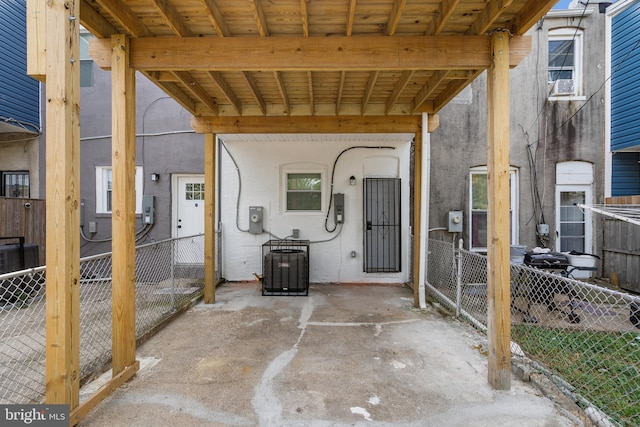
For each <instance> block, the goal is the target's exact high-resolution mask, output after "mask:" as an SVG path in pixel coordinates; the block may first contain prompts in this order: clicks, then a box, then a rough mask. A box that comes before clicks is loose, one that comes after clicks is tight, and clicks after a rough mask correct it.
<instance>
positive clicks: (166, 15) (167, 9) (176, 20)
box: [153, 0, 193, 37]
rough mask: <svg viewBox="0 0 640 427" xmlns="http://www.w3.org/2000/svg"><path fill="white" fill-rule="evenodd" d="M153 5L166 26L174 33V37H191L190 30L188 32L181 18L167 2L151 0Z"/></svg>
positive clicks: (164, 0) (165, 0)
mask: <svg viewBox="0 0 640 427" xmlns="http://www.w3.org/2000/svg"><path fill="white" fill-rule="evenodd" d="M153 4H154V5H155V6H156V8H157V9H158V11H159V12H160V14H161V15H162V17H163V19H164V21H165V22H166V24H167V25H168V26H169V27H170V28H171V29H172V30H173V32H174V33H176V35H178V36H180V37H190V36H192V35H193V34H192V33H191V30H189V27H187V26H186V24H185V23H184V20H183V18H182V16H181V15H180V14H179V13H178V12H177V11H176V8H175V7H173V5H171V4H170V3H169V2H168V1H167V0H153Z"/></svg>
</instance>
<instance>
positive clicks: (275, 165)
mask: <svg viewBox="0 0 640 427" xmlns="http://www.w3.org/2000/svg"><path fill="white" fill-rule="evenodd" d="M259 138H266V140H260V139H259ZM278 138H281V139H278ZM304 138H305V136H300V135H298V136H296V137H295V138H293V137H291V136H286V135H285V136H282V135H281V136H278V137H274V136H268V135H267V136H264V135H263V136H262V137H252V136H244V137H243V136H242V135H234V136H232V137H231V136H229V137H225V136H222V137H221V140H222V141H223V145H224V147H226V150H228V152H227V151H226V150H225V148H222V149H221V153H220V171H221V172H220V174H221V176H220V183H219V186H220V195H221V201H220V212H221V218H220V223H221V230H222V236H223V237H222V241H223V244H222V254H223V257H222V258H223V266H222V269H223V270H222V273H223V276H224V277H225V278H226V279H227V280H230V281H238V280H251V279H253V278H254V277H253V273H254V272H255V273H257V274H261V273H262V244H263V243H265V242H266V241H267V240H269V239H272V238H276V237H274V236H277V238H286V237H288V236H290V235H291V234H292V230H293V229H294V228H295V229H299V230H300V236H299V238H300V239H304V240H310V241H311V245H310V249H309V261H310V266H309V276H310V277H309V279H310V281H311V282H312V283H328V282H343V283H344V282H362V283H403V282H406V281H408V278H409V274H408V272H409V261H408V260H409V253H410V251H409V247H410V236H409V169H410V168H409V166H410V165H409V163H410V145H411V140H412V138H413V136H412V135H407V134H403V135H393V136H390V137H389V138H388V139H384V138H383V137H381V136H379V135H372V136H371V137H368V138H367V137H364V139H362V138H360V139H356V138H354V137H352V136H347V138H344V137H342V138H341V137H340V136H334V137H332V136H330V135H329V136H327V135H323V136H322V137H321V138H322V139H323V140H322V141H318V140H317V139H314V137H313V136H311V137H310V138H311V139H310V140H308V141H305V140H304ZM381 138H382V139H381ZM355 146H372V147H378V146H392V147H394V149H388V148H382V149H366V148H365V149H363V148H355V149H350V150H348V151H346V152H344V154H343V155H342V156H340V157H339V160H338V161H337V163H336V167H335V173H334V180H333V192H334V193H343V194H344V195H345V222H344V225H343V226H342V231H341V233H340V234H339V235H338V236H337V237H336V238H335V239H333V240H331V241H326V240H329V239H331V238H332V237H334V236H335V235H336V233H337V232H336V233H329V232H327V231H325V217H326V214H327V206H328V203H329V192H328V191H329V190H330V186H331V182H330V181H331V174H332V169H333V165H334V162H336V158H338V156H339V155H340V153H341V152H342V151H343V150H345V149H349V148H350V147H355ZM229 153H230V154H231V156H233V159H235V162H236V163H237V165H238V169H237V170H236V166H235V165H234V163H233V160H232V159H231V157H230V155H229ZM288 167H291V168H295V169H297V170H301V171H304V170H309V171H321V172H322V173H323V210H322V212H320V213H308V212H304V213H292V212H286V211H285V205H284V173H283V171H284V169H286V168H288ZM238 174H239V175H238ZM352 175H353V176H355V177H356V185H355V186H351V185H350V184H349V178H350V177H351V176H352ZM239 176H240V179H241V194H240V199H239V201H238V185H239ZM365 177H399V178H401V182H402V192H401V203H402V208H401V213H402V220H401V229H402V231H401V239H402V243H401V253H402V271H401V272H400V273H364V272H363V178H365ZM236 206H239V216H238V220H237V222H238V225H239V228H240V229H241V230H248V229H249V207H250V206H262V207H263V208H264V226H263V228H264V229H265V231H266V232H265V233H263V234H250V233H248V232H246V231H239V230H238V227H236V212H238V210H237V209H236ZM328 228H329V229H330V230H331V229H332V228H333V208H332V209H331V212H330V215H329V222H328ZM338 229H339V228H338ZM267 232H268V233H271V234H272V235H270V234H268V233H267ZM321 241H325V242H321ZM352 251H355V253H356V257H355V258H353V257H352V256H351V252H352Z"/></svg>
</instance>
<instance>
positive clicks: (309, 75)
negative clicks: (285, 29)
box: [302, 0, 316, 116]
mask: <svg viewBox="0 0 640 427" xmlns="http://www.w3.org/2000/svg"><path fill="white" fill-rule="evenodd" d="M302 1H304V0H302ZM307 87H308V91H309V109H310V110H309V114H311V115H312V116H313V115H315V114H316V110H315V103H316V101H315V95H314V93H313V73H312V72H311V71H307Z"/></svg>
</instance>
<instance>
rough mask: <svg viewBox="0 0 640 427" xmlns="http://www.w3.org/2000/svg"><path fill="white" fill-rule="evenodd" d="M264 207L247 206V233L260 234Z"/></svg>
mask: <svg viewBox="0 0 640 427" xmlns="http://www.w3.org/2000/svg"><path fill="white" fill-rule="evenodd" d="M263 217H264V209H263V208H262V206H249V233H251V234H262V230H263V227H262V220H263Z"/></svg>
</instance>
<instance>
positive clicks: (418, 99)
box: [411, 70, 449, 113]
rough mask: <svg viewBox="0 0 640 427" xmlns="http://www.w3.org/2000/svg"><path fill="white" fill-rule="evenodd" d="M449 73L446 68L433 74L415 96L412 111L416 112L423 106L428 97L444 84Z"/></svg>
mask: <svg viewBox="0 0 640 427" xmlns="http://www.w3.org/2000/svg"><path fill="white" fill-rule="evenodd" d="M448 74H449V73H448V72H447V71H446V70H440V71H436V72H434V73H433V74H432V75H431V77H430V78H429V80H427V84H425V85H424V86H423V87H422V89H420V92H418V94H417V95H416V96H415V97H414V98H413V110H412V111H411V112H412V113H416V112H417V111H418V110H419V109H420V108H421V106H422V104H424V102H425V101H426V100H427V98H429V96H431V94H432V93H433V92H435V90H436V89H437V88H438V87H439V86H440V85H441V84H442V82H443V81H444V79H446V78H447V75H448Z"/></svg>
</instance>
